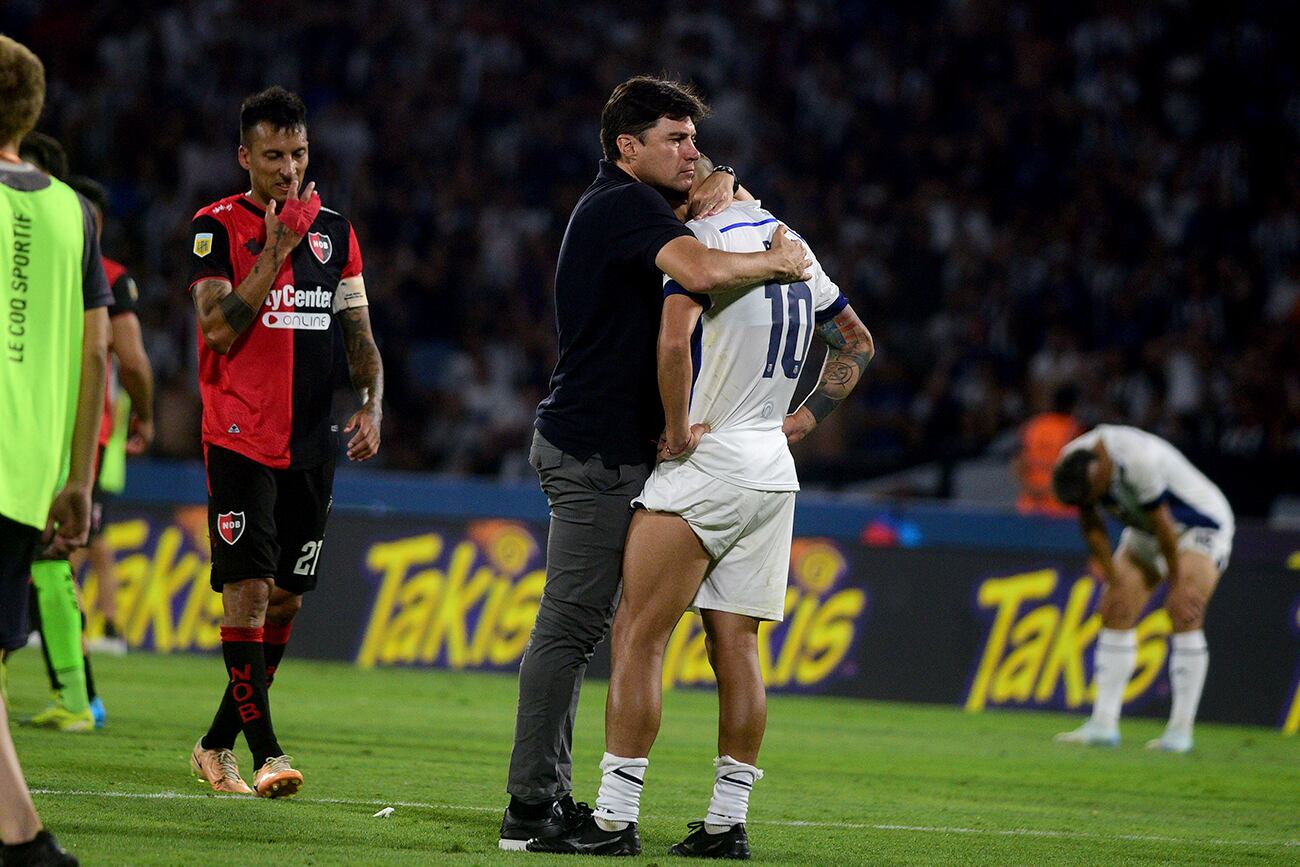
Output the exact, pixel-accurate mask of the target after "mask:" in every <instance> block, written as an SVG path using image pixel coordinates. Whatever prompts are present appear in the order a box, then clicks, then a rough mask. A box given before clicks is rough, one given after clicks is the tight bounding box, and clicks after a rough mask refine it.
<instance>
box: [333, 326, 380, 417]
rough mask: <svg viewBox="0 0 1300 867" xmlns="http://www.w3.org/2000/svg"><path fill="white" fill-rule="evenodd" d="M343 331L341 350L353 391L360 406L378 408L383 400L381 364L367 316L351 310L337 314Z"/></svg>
mask: <svg viewBox="0 0 1300 867" xmlns="http://www.w3.org/2000/svg"><path fill="white" fill-rule="evenodd" d="M339 325H340V327H341V328H342V329H343V346H344V348H345V349H346V350H347V355H348V370H349V372H350V373H351V375H352V387H353V388H355V389H356V390H357V394H358V395H359V396H360V397H361V400H362V402H363V403H372V404H374V405H375V406H376V407H377V406H379V405H380V403H381V402H382V400H383V397H384V363H383V361H382V360H380V358H379V347H378V346H376V345H375V337H374V334H372V333H371V330H370V314H369V312H368V310H367V308H365V307H350V308H348V309H346V310H342V311H340V312H339Z"/></svg>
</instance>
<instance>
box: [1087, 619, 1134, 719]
mask: <svg viewBox="0 0 1300 867" xmlns="http://www.w3.org/2000/svg"><path fill="white" fill-rule="evenodd" d="M1092 659H1093V671H1094V673H1095V676H1096V680H1097V700H1096V702H1095V703H1094V704H1093V706H1092V722H1093V724H1094V725H1096V726H1098V727H1100V728H1104V729H1115V728H1118V727H1119V714H1120V710H1121V709H1122V708H1123V707H1124V688H1125V687H1127V686H1128V681H1129V678H1130V677H1132V676H1133V669H1134V668H1136V667H1137V630H1136V629H1105V628H1103V629H1102V630H1101V634H1100V635H1098V636H1097V648H1096V650H1095V651H1094V652H1093V656H1092Z"/></svg>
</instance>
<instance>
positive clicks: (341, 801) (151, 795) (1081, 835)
mask: <svg viewBox="0 0 1300 867" xmlns="http://www.w3.org/2000/svg"><path fill="white" fill-rule="evenodd" d="M32 794H33V795H45V796H49V797H55V798H126V799H129V800H139V801H171V800H177V801H228V802H232V803H237V802H244V803H248V802H252V801H255V800H257V799H256V798H249V797H239V796H226V797H222V796H219V795H207V794H204V795H198V794H194V793H192V792H113V791H101V792H95V791H90V790H86V789H32ZM293 800H294V801H297V802H299V803H305V804H335V805H339V806H345V807H408V808H411V809H415V810H460V811H462V812H468V813H498V812H500V811H501V808H500V807H477V806H471V805H469V804H437V803H425V802H422V801H387V800H385V801H379V800H354V799H349V798H304V797H301V796H296V797H294V799H293ZM646 818H649V819H651V820H656V819H662V818H663V817H654V816H649V817H646ZM750 824H751V825H772V826H776V827H782V828H848V829H852V830H862V831H908V832H911V833H916V834H985V835H987V836H990V837H1046V838H1052V839H1065V840H1096V841H1100V842H1104V841H1108V840H1126V841H1131V842H1137V843H1198V844H1201V845H1205V846H1259V847H1265V846H1288V847H1297V846H1300V840H1220V839H1209V840H1197V839H1192V838H1186V837H1169V836H1162V835H1159V834H1092V833H1089V832H1087V831H1051V830H1045V829H1039V828H961V827H956V826H950V825H890V824H870V823H866V822H813V821H802V820H791V819H760V820H758V821H754V822H750Z"/></svg>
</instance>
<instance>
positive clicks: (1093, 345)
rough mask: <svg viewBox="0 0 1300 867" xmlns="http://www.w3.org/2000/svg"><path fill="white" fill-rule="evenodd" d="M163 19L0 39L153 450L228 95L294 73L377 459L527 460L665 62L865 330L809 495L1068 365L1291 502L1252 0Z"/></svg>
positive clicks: (1297, 433)
mask: <svg viewBox="0 0 1300 867" xmlns="http://www.w3.org/2000/svg"><path fill="white" fill-rule="evenodd" d="M154 8H155V11H153V12H151V14H149V15H140V14H138V12H137V11H135V10H132V9H130V8H128V7H126V6H121V5H118V4H102V5H101V4H95V3H92V2H81V0H77V2H58V3H55V2H45V0H19V2H14V3H6V4H5V7H4V9H3V11H0V30H3V31H4V32H7V33H10V34H12V35H13V36H15V38H18V39H20V40H22V41H24V42H25V43H27V44H28V45H30V46H31V47H32V48H33V49H34V50H35V51H36V52H37V53H38V54H40V55H41V56H42V57H43V58H45V60H46V63H47V73H48V76H49V80H50V87H49V91H50V92H49V97H48V99H47V108H46V114H45V115H44V117H43V119H42V121H41V124H40V126H39V127H38V128H39V129H41V130H43V131H45V132H48V133H51V134H53V135H55V136H57V137H59V138H60V139H61V140H62V141H63V142H64V143H65V145H66V147H67V149H68V151H69V155H70V158H71V162H72V166H73V171H75V172H79V173H83V174H88V175H91V176H93V177H95V178H97V179H98V180H100V181H101V182H103V183H104V184H105V185H106V186H107V187H108V189H109V191H110V194H111V205H112V214H111V215H110V218H109V220H108V224H107V227H106V230H105V236H104V249H105V251H106V253H108V254H109V255H111V256H113V257H114V258H117V259H119V260H122V261H124V262H126V263H127V264H128V266H129V267H130V268H131V269H132V271H133V273H134V274H135V276H136V278H137V280H138V282H139V285H140V287H141V291H142V301H141V304H140V308H139V311H140V318H141V322H142V324H143V326H144V329H145V335H146V344H147V347H148V350H149V354H150V357H151V358H152V359H153V362H154V366H155V370H156V373H157V376H158V382H159V388H158V395H159V396H158V400H157V404H158V412H157V416H158V418H157V425H158V437H157V443H156V446H155V452H156V453H158V454H160V455H165V456H195V455H197V453H198V449H199V437H198V428H197V425H198V418H199V414H198V411H197V409H198V407H197V402H198V396H197V389H196V376H195V372H194V366H195V345H194V341H195V329H194V313H193V309H192V305H191V303H190V299H189V298H188V296H187V295H186V293H185V283H186V280H185V267H186V253H187V249H188V248H187V243H188V236H187V231H188V228H189V221H190V218H191V216H192V215H193V213H194V211H195V209H196V208H197V207H199V206H200V205H202V204H203V203H205V202H208V201H211V200H212V199H214V198H216V197H218V196H221V195H225V194H226V193H228V192H229V190H230V189H233V188H234V185H236V184H238V183H240V182H242V178H241V173H240V169H239V166H238V165H237V163H236V160H235V147H236V143H237V142H236V137H237V133H238V130H237V129H236V128H235V127H234V126H233V124H232V122H231V118H232V117H233V116H234V113H235V109H236V108H237V106H238V103H239V100H240V99H242V97H243V96H244V95H246V94H248V93H252V92H254V91H256V90H259V89H261V88H262V87H264V86H266V85H268V84H271V83H280V84H283V85H285V86H287V87H290V88H293V89H295V90H297V91H299V92H301V93H302V94H303V96H304V98H305V99H306V101H307V103H308V106H309V109H310V116H309V123H310V128H311V132H312V145H313V148H312V162H311V168H310V170H309V174H310V176H311V177H312V178H314V179H315V180H316V181H317V183H318V186H319V189H320V191H321V194H322V197H323V199H324V200H325V202H326V204H327V205H328V206H334V207H337V208H338V209H340V210H342V211H344V212H345V213H347V214H348V215H349V216H350V217H351V218H352V219H353V221H354V223H355V225H356V230H357V233H358V236H359V237H360V238H361V242H362V246H363V250H364V251H365V258H366V264H367V267H366V272H367V277H368V280H367V288H368V291H369V295H370V302H371V307H370V309H371V313H372V316H373V319H374V330H375V334H376V336H377V338H378V341H379V343H380V348H381V350H382V352H383V355H384V359H385V363H386V367H387V368H388V381H389V387H388V400H387V404H388V412H387V414H386V418H385V421H386V426H385V427H386V430H385V452H384V453H383V454H382V456H381V458H380V460H381V461H382V462H383V465H385V466H388V467H393V468H403V469H418V470H434V471H445V472H453V473H478V474H495V473H502V474H506V475H510V474H514V473H521V472H523V471H524V470H525V469H526V467H525V465H524V463H523V458H524V454H525V450H526V448H527V444H528V441H529V437H528V429H529V428H530V426H531V424H532V419H533V411H534V408H535V406H536V404H537V402H538V400H540V399H541V397H543V396H544V395H545V394H546V391H547V389H546V383H547V379H548V376H549V374H550V371H551V368H552V365H553V362H554V347H555V338H554V325H553V322H554V319H553V311H552V309H551V300H550V296H551V284H552V280H553V275H554V264H555V259H556V255H557V252H558V250H559V246H560V240H561V238H562V235H563V232H564V228H565V219H566V216H567V214H568V213H569V211H570V210H571V208H572V207H573V204H574V202H575V201H576V199H577V197H578V195H579V194H580V193H581V191H582V190H583V188H584V187H585V186H586V185H587V184H588V183H589V181H590V180H591V178H592V177H593V175H594V173H595V168H596V159H597V157H598V155H599V146H598V142H597V130H596V124H597V118H598V117H599V116H600V108H601V105H602V104H603V101H604V99H605V97H606V95H607V94H608V93H609V91H610V88H611V86H612V85H613V84H614V83H616V82H617V81H619V80H621V79H623V78H624V77H626V76H627V75H629V74H633V73H636V72H654V73H658V72H660V71H665V72H667V73H669V74H672V75H676V76H678V77H681V78H683V79H687V80H691V81H693V82H695V83H696V84H697V85H699V86H700V88H701V89H702V91H703V93H704V94H705V96H706V97H707V98H708V100H709V101H710V102H711V104H712V106H713V109H714V113H713V116H712V117H711V118H709V119H708V120H706V121H704V122H703V123H702V124H701V136H700V146H701V148H702V150H704V151H705V152H706V153H708V154H710V155H712V156H714V157H715V158H716V159H718V160H720V161H725V162H727V163H730V164H732V165H735V166H736V167H737V169H738V171H739V174H740V178H741V180H742V182H743V183H744V184H745V185H746V187H748V188H749V189H750V190H752V191H754V192H755V194H756V195H759V196H761V197H762V198H764V199H765V200H766V201H767V202H768V203H769V204H770V205H771V206H772V207H773V209H774V210H775V212H776V213H778V214H781V215H782V216H783V218H785V219H788V220H789V221H790V223H791V224H792V225H793V226H795V227H796V228H797V229H798V230H799V231H800V233H801V234H804V235H806V236H807V237H809V238H810V240H811V241H812V242H813V244H814V246H815V248H816V250H817V251H818V254H819V256H820V258H821V260H822V262H823V264H824V266H825V268H826V270H827V272H828V273H829V274H830V275H831V276H832V277H833V278H835V279H837V280H838V282H839V283H840V285H841V286H842V288H843V289H844V291H845V293H846V294H847V295H848V296H849V297H850V298H851V299H852V300H853V303H854V305H855V307H857V309H858V310H859V311H861V313H862V316H863V318H864V320H866V321H867V323H868V324H869V326H870V327H871V328H872V330H873V332H874V333H875V335H876V340H877V350H878V351H877V357H876V360H875V362H874V363H873V365H872V367H871V369H870V371H869V375H868V377H867V382H866V383H865V384H864V387H862V388H860V389H859V390H858V391H857V392H856V393H855V394H854V395H853V398H852V401H851V406H849V407H846V408H845V410H842V411H841V412H840V413H838V414H837V415H836V416H835V417H834V418H833V419H832V420H831V421H830V422H828V424H827V429H826V430H825V431H822V432H821V433H819V435H818V438H817V441H816V444H815V453H813V452H810V453H809V454H808V455H806V456H805V460H804V463H803V464H802V470H801V472H802V475H803V476H804V478H805V479H806V480H807V481H809V482H813V483H818V482H821V483H825V484H835V483H842V482H845V481H851V480H854V479H862V478H866V477H870V476H873V475H879V474H881V473H885V472H888V471H890V470H893V469H898V468H902V467H906V466H909V465H913V464H916V463H919V462H924V461H930V460H936V459H938V460H947V461H951V460H954V459H957V458H959V457H963V456H967V455H976V454H979V453H981V452H984V451H986V450H988V449H989V448H990V447H991V446H992V445H993V444H994V443H995V442H997V441H998V440H999V438H1000V437H1004V436H1005V435H1006V434H1008V433H1009V432H1011V431H1013V430H1015V428H1016V427H1017V425H1019V424H1020V423H1021V422H1022V421H1023V420H1024V419H1025V418H1026V417H1027V416H1029V415H1030V414H1031V413H1032V412H1034V411H1036V410H1037V409H1039V408H1041V407H1042V406H1043V405H1044V404H1045V403H1046V401H1047V400H1048V399H1049V397H1050V395H1051V393H1052V392H1053V391H1054V389H1055V388H1056V387H1057V386H1058V385H1060V384H1062V383H1075V384H1077V385H1078V387H1079V391H1080V395H1081V400H1080V403H1079V407H1078V416H1079V418H1080V419H1081V421H1083V422H1084V424H1085V425H1087V424H1092V423H1095V422H1099V421H1112V422H1121V423H1127V424H1133V425H1137V426H1140V427H1143V428H1145V429H1147V430H1150V431H1152V432H1155V433H1157V434H1159V435H1161V436H1164V437H1166V438H1168V439H1169V440H1171V441H1172V442H1174V443H1176V444H1178V445H1179V446H1181V447H1183V448H1184V450H1185V451H1186V452H1187V453H1188V454H1189V456H1191V457H1192V458H1193V460H1194V461H1196V462H1197V463H1198V464H1199V465H1200V466H1202V467H1203V468H1204V469H1206V471H1207V472H1208V474H1209V475H1210V476H1211V477H1213V478H1216V479H1218V480H1221V481H1222V482H1223V483H1224V487H1225V490H1226V491H1227V493H1228V495H1229V497H1230V498H1231V499H1232V500H1233V502H1234V505H1235V506H1236V507H1237V508H1238V510H1239V512H1241V513H1243V514H1250V513H1259V512H1262V511H1264V510H1266V509H1267V506H1268V502H1269V501H1270V500H1271V498H1272V497H1273V496H1274V495H1275V494H1276V493H1278V492H1281V491H1297V490H1300V483H1298V482H1297V478H1298V477H1300V473H1297V467H1300V336H1298V335H1300V328H1298V327H1297V326H1300V162H1297V158H1296V154H1297V153H1300V149H1298V148H1297V144H1298V142H1297V138H1300V96H1297V94H1296V90H1295V82H1296V80H1297V72H1300V68H1298V66H1297V57H1300V50H1297V49H1298V48H1300V46H1297V44H1296V43H1297V37H1296V31H1295V30H1294V29H1293V28H1289V27H1287V26H1285V25H1284V23H1283V22H1281V21H1280V20H1273V19H1272V18H1270V16H1272V15H1277V14H1281V13H1280V12H1276V13H1275V12H1272V11H1269V5H1268V4H1253V3H1241V4H1196V3H1192V2H1188V0H1167V2H1149V3H1142V4H1130V3H1119V2H1089V3H1079V4H1031V3H1027V2H1005V0H1002V2H1000V0H970V2H946V3H935V2H930V3H926V2H922V3H916V2H813V0H809V2H780V0H760V2H755V3H752V4H741V5H736V4H723V3H717V2H697V3H691V4H685V3H666V4H654V5H652V6H636V5H635V4H633V5H627V4H598V3H593V2H587V0H578V2H573V3H566V4H563V5H553V4H546V3H537V2H522V3H518V2H517V3H508V4H506V3H496V2H486V3H474V4H469V3H460V2H452V3H436V4H424V3H393V2H387V0H351V2H347V3H343V2H318V3H312V4H290V3H284V2H268V3H259V4H242V3H235V2H232V0H206V2H197V0H180V2H164V3H159V4H156V5H155V7H154ZM808 369H809V370H810V371H813V372H814V373H815V370H816V365H809V366H808ZM808 384H810V383H808ZM340 386H341V387H346V383H340Z"/></svg>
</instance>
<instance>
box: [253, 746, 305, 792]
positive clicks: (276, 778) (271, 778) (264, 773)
mask: <svg viewBox="0 0 1300 867" xmlns="http://www.w3.org/2000/svg"><path fill="white" fill-rule="evenodd" d="M291 761H293V759H291V758H289V757H288V756H272V757H271V758H269V759H267V760H266V763H265V764H264V765H262V767H261V768H259V769H258V771H257V773H256V774H254V775H253V789H254V790H255V791H256V792H257V796H258V797H259V798H287V797H289V796H290V795H293V794H297V792H298V790H299V789H300V788H302V774H301V773H299V772H298V771H295V770H294V769H293V768H291V767H289V762H291Z"/></svg>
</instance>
